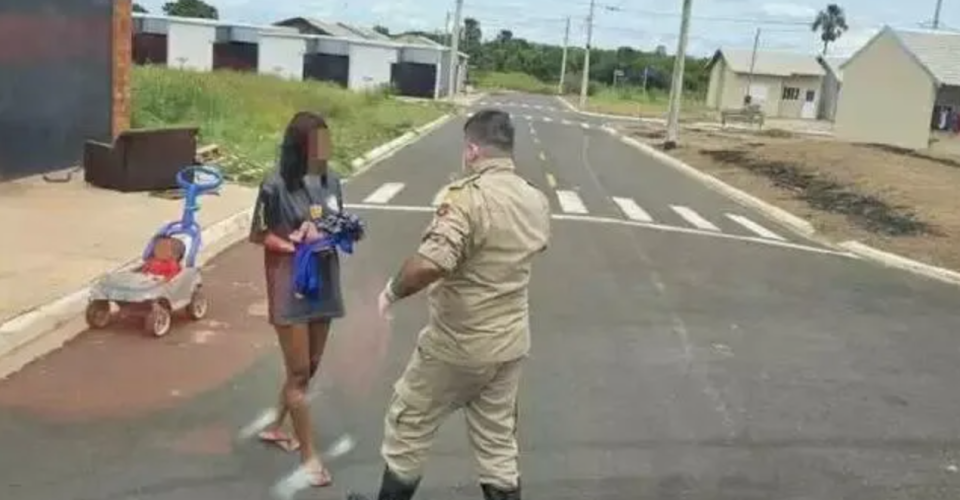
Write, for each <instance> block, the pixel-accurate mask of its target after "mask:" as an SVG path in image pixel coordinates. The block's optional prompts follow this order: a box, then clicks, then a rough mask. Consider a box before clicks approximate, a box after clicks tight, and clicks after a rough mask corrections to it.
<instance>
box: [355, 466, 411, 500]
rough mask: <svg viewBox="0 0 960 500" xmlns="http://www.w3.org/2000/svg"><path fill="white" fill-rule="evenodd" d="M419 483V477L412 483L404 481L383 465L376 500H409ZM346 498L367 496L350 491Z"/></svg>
mask: <svg viewBox="0 0 960 500" xmlns="http://www.w3.org/2000/svg"><path fill="white" fill-rule="evenodd" d="M419 485H420V480H419V479H417V480H416V481H414V482H412V483H409V482H404V481H403V480H402V479H400V478H399V477H397V476H396V475H395V474H394V473H393V472H391V471H390V468H389V467H384V468H383V479H381V480H380V493H379V494H378V495H377V500H410V499H411V498H413V494H414V493H416V491H417V487H418V486H419ZM347 500H368V498H367V497H365V496H363V495H360V494H357V493H350V494H349V495H347Z"/></svg>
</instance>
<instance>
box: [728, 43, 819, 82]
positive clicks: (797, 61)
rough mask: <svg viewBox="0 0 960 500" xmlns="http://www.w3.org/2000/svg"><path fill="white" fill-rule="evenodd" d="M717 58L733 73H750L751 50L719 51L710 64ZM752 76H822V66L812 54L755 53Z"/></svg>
mask: <svg viewBox="0 0 960 500" xmlns="http://www.w3.org/2000/svg"><path fill="white" fill-rule="evenodd" d="M719 57H723V59H724V60H725V61H726V62H727V65H728V67H729V68H730V70H731V71H733V72H734V73H750V62H751V59H752V58H753V51H752V50H735V49H719V50H717V52H716V54H714V58H713V60H712V61H711V62H710V64H713V63H715V62H716V60H717V59H718V58H719ZM753 74H755V75H770V76H794V75H796V76H823V75H824V74H825V71H824V69H823V66H820V63H818V62H817V58H816V56H815V55H812V54H800V53H795V52H774V51H759V50H758V51H757V60H756V62H755V63H754V65H753Z"/></svg>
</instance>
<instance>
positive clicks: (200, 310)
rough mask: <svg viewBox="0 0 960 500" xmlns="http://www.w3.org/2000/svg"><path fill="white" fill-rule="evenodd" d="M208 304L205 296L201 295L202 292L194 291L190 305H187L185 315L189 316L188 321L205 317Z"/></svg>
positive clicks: (199, 290)
mask: <svg viewBox="0 0 960 500" xmlns="http://www.w3.org/2000/svg"><path fill="white" fill-rule="evenodd" d="M209 306H210V304H209V302H207V296H206V295H205V294H204V293H203V290H201V289H199V288H198V289H196V290H195V291H194V292H193V296H192V297H190V304H189V305H187V314H188V315H189V316H190V319H193V320H200V319H203V317H204V316H206V315H207V309H208V308H209Z"/></svg>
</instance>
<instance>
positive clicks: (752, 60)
mask: <svg viewBox="0 0 960 500" xmlns="http://www.w3.org/2000/svg"><path fill="white" fill-rule="evenodd" d="M759 45H760V28H757V34H756V35H754V36H753V54H751V55H750V74H749V75H747V94H746V97H749V98H750V102H751V103H752V102H753V96H752V95H751V94H750V92H751V88H752V87H753V69H754V67H755V66H756V64H757V47H758V46H759Z"/></svg>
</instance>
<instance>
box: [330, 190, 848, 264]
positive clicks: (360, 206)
mask: <svg viewBox="0 0 960 500" xmlns="http://www.w3.org/2000/svg"><path fill="white" fill-rule="evenodd" d="M344 207H345V208H347V209H350V210H374V211H381V212H420V213H433V212H434V211H436V209H435V208H433V207H424V206H415V205H375V204H368V203H345V204H344ZM550 217H551V218H552V219H553V220H559V221H570V222H586V223H592V224H604V225H610V226H628V227H637V228H643V229H651V230H655V231H663V232H666V233H678V234H688V235H695V236H708V237H713V238H719V239H722V240H733V241H743V242H748V243H756V244H758V245H764V246H769V247H778V248H789V249H792V250H800V251H803V252H810V253H817V254H823V255H835V256H837V257H846V258H849V259H853V260H861V257H860V256H859V255H857V254H855V253H853V252H845V251H837V250H831V249H829V248H821V247H814V246H810V245H804V244H801V243H791V242H789V241H777V240H771V239H769V238H758V237H756V236H743V235H739V234H727V233H718V232H716V231H702V230H699V229H692V228H688V227H679V226H667V225H664V224H656V223H650V222H640V221H632V220H626V219H619V218H614V217H602V216H596V215H574V214H552V215H551V216H550Z"/></svg>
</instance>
